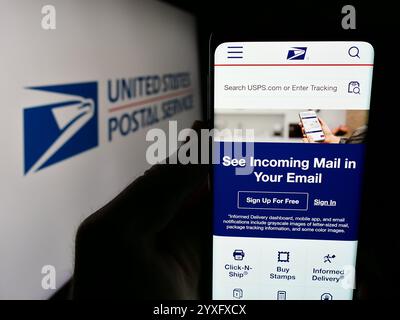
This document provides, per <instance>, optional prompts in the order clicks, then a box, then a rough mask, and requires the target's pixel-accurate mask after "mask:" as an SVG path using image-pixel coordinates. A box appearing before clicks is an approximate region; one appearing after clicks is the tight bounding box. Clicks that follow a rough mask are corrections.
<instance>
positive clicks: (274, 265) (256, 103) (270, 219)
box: [210, 39, 374, 300]
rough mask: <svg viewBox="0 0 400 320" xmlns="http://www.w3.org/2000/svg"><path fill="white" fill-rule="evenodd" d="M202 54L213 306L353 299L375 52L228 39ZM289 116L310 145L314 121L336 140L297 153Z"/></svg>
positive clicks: (316, 134) (316, 132) (317, 134)
mask: <svg viewBox="0 0 400 320" xmlns="http://www.w3.org/2000/svg"><path fill="white" fill-rule="evenodd" d="M210 52H211V57H210V61H211V66H210V95H211V96H210V98H211V99H210V106H211V109H210V111H211V113H210V115H211V119H212V120H213V128H214V131H215V134H214V138H213V142H212V143H213V149H214V153H213V167H212V168H213V169H212V179H211V186H212V194H213V263H212V270H213V271H212V272H213V280H212V281H213V283H212V296H213V298H214V299H256V300H262V299H266V300H277V299H279V300H282V299H287V300H290V299H294V300H301V299H307V300H349V299H352V297H353V294H354V290H355V289H356V287H355V280H354V279H355V278H354V275H355V266H356V255H357V245H358V241H357V239H358V224H359V216H360V214H362V212H361V209H360V208H361V192H362V179H363V172H364V161H365V159H364V154H365V144H366V139H365V137H366V132H367V129H368V121H369V108H370V95H371V85H372V71H373V58H374V50H373V47H372V46H371V45H370V44H369V43H367V42H361V41H289V42H286V41H281V42H273V41H237V40H235V41H229V39H228V40H224V41H217V40H214V41H211V50H210ZM355 82H357V88H358V89H357V90H354V89H353V87H354V83H355ZM349 86H350V87H351V88H352V90H349ZM304 110H309V111H304ZM317 112H318V117H317ZM299 115H300V120H301V122H302V124H303V126H304V130H305V132H306V134H307V135H309V136H310V137H312V138H313V139H314V141H323V140H324V138H325V137H324V134H323V131H322V128H321V124H320V122H319V119H321V120H323V121H324V122H325V123H327V125H328V126H329V127H330V128H331V129H332V131H333V132H335V130H334V129H335V128H342V129H341V130H342V131H343V130H346V132H345V133H346V135H345V136H344V137H341V138H340V139H339V138H338V139H332V140H330V142H331V141H335V143H307V142H305V141H303V139H302V138H301V136H298V135H293V134H289V133H290V130H289V129H290V128H293V126H294V125H298V122H299ZM343 128H345V129H343ZM339 141H340V143H338V142H339Z"/></svg>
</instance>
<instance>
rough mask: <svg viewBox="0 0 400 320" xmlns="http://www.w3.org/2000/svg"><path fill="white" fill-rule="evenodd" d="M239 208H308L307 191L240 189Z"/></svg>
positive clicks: (305, 209) (303, 209)
mask: <svg viewBox="0 0 400 320" xmlns="http://www.w3.org/2000/svg"><path fill="white" fill-rule="evenodd" d="M237 206H238V208H239V209H261V210H301V211H307V210H308V193H306V192H269V191H238V199H237Z"/></svg>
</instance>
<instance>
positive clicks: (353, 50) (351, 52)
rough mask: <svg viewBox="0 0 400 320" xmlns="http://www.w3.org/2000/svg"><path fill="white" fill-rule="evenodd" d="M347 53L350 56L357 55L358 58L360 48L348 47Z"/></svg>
mask: <svg viewBox="0 0 400 320" xmlns="http://www.w3.org/2000/svg"><path fill="white" fill-rule="evenodd" d="M348 53H349V56H350V57H352V58H355V57H357V58H358V59H360V56H359V53H360V49H358V47H355V46H353V47H350V49H349V51H348Z"/></svg>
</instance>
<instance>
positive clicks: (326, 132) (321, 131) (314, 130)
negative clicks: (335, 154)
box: [299, 111, 368, 144]
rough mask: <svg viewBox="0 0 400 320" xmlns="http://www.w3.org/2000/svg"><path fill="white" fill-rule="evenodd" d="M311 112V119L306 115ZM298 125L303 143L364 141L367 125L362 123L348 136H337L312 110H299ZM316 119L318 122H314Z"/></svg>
mask: <svg viewBox="0 0 400 320" xmlns="http://www.w3.org/2000/svg"><path fill="white" fill-rule="evenodd" d="M309 113H313V114H314V115H315V117H314V118H313V119H312V118H311V117H309V118H308V119H307V115H308V116H309ZM299 116H300V122H299V126H300V127H301V131H302V133H303V142H305V143H347V144H354V143H365V140H366V136H367V128H368V127H367V125H363V126H361V127H359V128H357V129H356V130H354V132H353V133H352V134H351V136H350V137H349V138H343V137H338V136H336V135H335V134H334V132H333V131H332V130H331V129H330V128H329V126H328V124H327V123H326V122H325V121H324V120H323V119H322V118H321V117H317V116H316V114H315V112H314V111H308V112H300V113H299ZM316 121H318V123H316Z"/></svg>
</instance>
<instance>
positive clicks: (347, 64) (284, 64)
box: [214, 63, 374, 67]
mask: <svg viewBox="0 0 400 320" xmlns="http://www.w3.org/2000/svg"><path fill="white" fill-rule="evenodd" d="M214 66H215V67H373V66H374V65H373V64H372V63H309V64H305V63H301V64H300V63H218V64H214Z"/></svg>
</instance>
